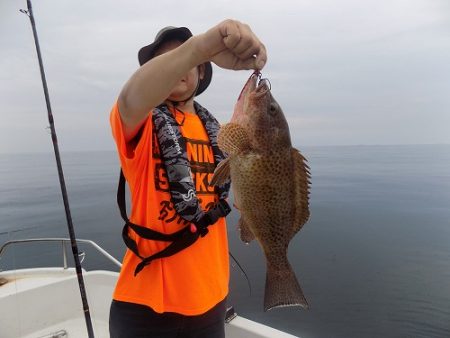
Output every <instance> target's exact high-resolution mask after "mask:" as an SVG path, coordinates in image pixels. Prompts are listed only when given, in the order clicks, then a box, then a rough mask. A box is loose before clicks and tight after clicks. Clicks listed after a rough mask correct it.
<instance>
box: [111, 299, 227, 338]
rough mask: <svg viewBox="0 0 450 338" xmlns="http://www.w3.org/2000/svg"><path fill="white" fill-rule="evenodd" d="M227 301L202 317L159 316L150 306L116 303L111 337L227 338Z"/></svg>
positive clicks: (176, 314) (113, 303) (113, 310)
mask: <svg viewBox="0 0 450 338" xmlns="http://www.w3.org/2000/svg"><path fill="white" fill-rule="evenodd" d="M225 313H226V298H225V299H224V300H223V301H221V302H220V303H218V304H217V305H216V306H214V307H213V308H212V309H211V310H209V311H207V312H206V313H204V314H201V315H198V316H185V315H182V314H179V313H173V312H164V313H157V312H155V311H153V309H151V308H150V307H148V306H145V305H140V304H134V303H127V302H119V301H116V300H113V301H112V303H111V309H110V314H109V333H110V335H111V338H137V337H142V338H143V337H146V338H225Z"/></svg>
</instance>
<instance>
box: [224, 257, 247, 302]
mask: <svg viewBox="0 0 450 338" xmlns="http://www.w3.org/2000/svg"><path fill="white" fill-rule="evenodd" d="M228 254H229V255H230V256H231V258H232V259H233V261H234V262H235V263H236V265H237V266H238V267H239V269H240V270H241V272H242V274H243V275H244V277H245V279H246V280H247V285H248V290H249V292H250V296H251V295H252V284H251V283H250V279H249V278H248V276H247V273H246V272H245V270H244V268H243V267H242V266H241V264H239V262H238V260H237V259H236V258H235V257H234V256H233V254H232V253H231V251H228Z"/></svg>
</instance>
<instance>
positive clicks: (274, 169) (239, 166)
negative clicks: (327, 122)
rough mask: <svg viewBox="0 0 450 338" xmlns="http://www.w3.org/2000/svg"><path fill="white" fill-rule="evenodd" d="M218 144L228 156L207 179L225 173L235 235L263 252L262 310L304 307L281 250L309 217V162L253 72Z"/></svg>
mask: <svg viewBox="0 0 450 338" xmlns="http://www.w3.org/2000/svg"><path fill="white" fill-rule="evenodd" d="M258 82H259V83H258ZM218 144H219V147H220V148H221V149H222V150H223V151H225V152H227V153H228V155H229V157H228V158H227V159H226V160H224V161H222V162H221V163H220V164H219V166H218V167H217V169H216V171H215V173H214V177H213V179H212V184H220V183H223V182H224V181H225V180H227V179H228V178H231V182H232V187H233V192H234V199H235V200H234V203H235V206H236V208H237V209H238V210H239V212H240V214H241V218H240V220H239V223H238V229H239V230H240V238H241V240H242V241H243V242H245V243H249V242H250V241H252V240H253V239H255V238H256V239H257V240H258V242H259V243H260V245H261V247H262V249H263V251H264V254H265V257H266V261H267V274H266V286H265V295H264V311H267V310H270V309H272V308H276V307H283V306H301V307H303V308H308V303H307V301H306V299H305V297H304V295H303V292H302V289H301V287H300V285H299V283H298V281H297V278H296V276H295V273H294V271H293V270H292V267H291V265H290V264H289V261H288V258H287V250H288V245H289V242H290V241H291V239H292V238H293V237H294V236H295V234H296V233H297V232H298V231H299V230H300V229H301V228H302V227H303V225H304V224H305V223H306V221H307V220H308V218H309V214H310V213H309V185H310V172H309V167H308V166H307V164H306V159H305V157H303V155H301V154H300V152H299V151H298V150H297V149H295V148H293V147H292V144H291V138H290V134H289V126H288V124H287V121H286V118H285V117H284V114H283V111H282V110H281V108H280V106H279V105H278V103H277V102H276V101H275V99H274V98H273V96H272V94H271V91H270V85H269V83H268V81H267V80H260V74H259V73H254V74H253V75H252V76H251V77H250V78H249V80H248V81H247V83H246V84H245V86H244V88H243V89H242V92H241V94H240V96H239V99H238V101H237V103H236V106H235V110H234V113H233V117H232V119H231V121H230V123H228V124H225V125H223V126H222V127H221V129H220V131H219V135H218Z"/></svg>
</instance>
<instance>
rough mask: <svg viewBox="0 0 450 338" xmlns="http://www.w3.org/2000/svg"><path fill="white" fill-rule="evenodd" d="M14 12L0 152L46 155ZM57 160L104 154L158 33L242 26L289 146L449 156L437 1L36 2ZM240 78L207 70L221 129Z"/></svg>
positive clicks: (25, 25)
mask: <svg viewBox="0 0 450 338" xmlns="http://www.w3.org/2000/svg"><path fill="white" fill-rule="evenodd" d="M20 8H26V1H25V0H20V1H18V0H0V106H1V108H0V119H1V122H0V152H35V151H52V148H51V139H50V136H49V134H48V131H47V129H46V127H47V125H48V121H47V115H46V114H47V113H46V106H45V101H44V96H43V91H42V85H41V79H40V75H39V68H38V61H37V57H36V52H35V47H34V42H33V36H32V31H31V26H30V23H29V20H28V18H27V17H26V16H25V15H23V14H21V13H19V9H20ZM33 9H34V14H35V18H36V22H37V29H38V34H39V38H40V43H41V50H42V54H43V58H44V66H45V69H46V75H47V80H48V85H49V90H50V97H51V103H52V107H53V113H54V116H55V125H56V128H57V133H58V138H59V143H60V148H61V150H62V151H72V150H83V151H84V150H113V149H115V148H114V147H115V146H114V143H113V141H112V138H111V136H110V129H109V121H108V116H109V111H110V108H111V106H112V104H113V102H114V101H115V99H116V97H117V95H118V92H119V91H120V89H121V87H122V85H123V83H124V82H125V81H126V80H127V79H128V77H129V76H130V75H131V74H132V73H133V72H134V70H135V69H136V68H137V66H138V63H137V56H136V53H137V50H138V49H139V48H140V47H141V46H143V45H145V44H148V43H149V42H150V41H152V40H153V38H154V36H155V34H156V32H157V31H158V30H159V29H160V28H161V27H163V26H167V25H175V26H188V27H190V28H191V30H192V31H193V32H194V34H195V33H201V32H203V31H205V30H207V29H208V28H210V27H211V26H213V25H215V24H216V23H218V22H220V21H221V20H223V19H226V18H235V19H238V20H240V21H243V22H245V23H248V24H249V25H250V26H251V27H252V29H253V31H254V32H255V33H256V34H257V35H258V36H259V37H260V38H261V40H263V42H264V43H265V45H266V47H267V50H268V57H269V60H268V63H267V65H266V68H265V70H264V74H263V75H264V76H265V77H267V78H269V79H270V81H271V83H272V92H273V94H274V96H275V98H276V99H277V100H278V102H279V104H280V105H281V107H282V108H283V110H284V112H285V115H286V117H287V120H288V122H289V125H290V129H291V135H292V139H293V142H294V144H295V145H296V146H298V147H300V148H301V146H302V145H305V146H309V145H348V144H364V145H366V144H367V145H369V144H429V143H450V61H449V60H450V1H447V0H442V1H439V0H403V1H402V0H375V1H371V0H365V1H361V0H339V1H337V0H328V1H327V0H303V1H302V0H292V1H285V0H277V1H261V0H258V1H256V0H255V1H253V0H251V1H247V0H246V1H242V0H240V1H218V0H214V1H211V0H194V1H170V0H165V1H137V0H133V1H130V0H127V1H111V0H110V1H106V0H95V1H88V0H77V1H75V0H70V1H69V0H53V1H50V0H35V1H33ZM249 75H250V72H247V71H241V72H233V71H225V70H222V69H219V68H218V67H215V68H214V75H213V83H212V84H211V86H210V87H209V89H208V90H207V91H206V92H205V93H204V94H202V95H201V96H199V97H198V101H199V102H200V103H202V104H203V105H205V106H206V107H208V108H209V109H210V110H211V111H212V112H213V113H214V114H215V115H216V116H217V118H218V119H219V120H220V121H221V122H226V121H228V120H229V119H230V118H231V114H232V110H233V107H234V103H235V101H236V98H237V96H238V94H239V92H240V90H241V88H242V86H243V85H244V83H245V80H246V79H247V77H248V76H249Z"/></svg>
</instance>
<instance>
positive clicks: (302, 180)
mask: <svg viewBox="0 0 450 338" xmlns="http://www.w3.org/2000/svg"><path fill="white" fill-rule="evenodd" d="M291 152H292V159H293V162H294V185H295V220H294V224H293V229H292V230H293V235H294V234H296V233H297V232H298V231H299V230H300V229H301V228H302V227H303V225H304V224H305V223H306V222H307V221H308V219H309V187H310V184H311V181H310V179H311V174H310V171H309V167H308V165H307V164H306V162H307V160H306V158H305V157H304V156H303V155H302V154H301V153H300V152H299V151H298V150H297V149H294V148H293V149H292V151H291Z"/></svg>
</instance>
